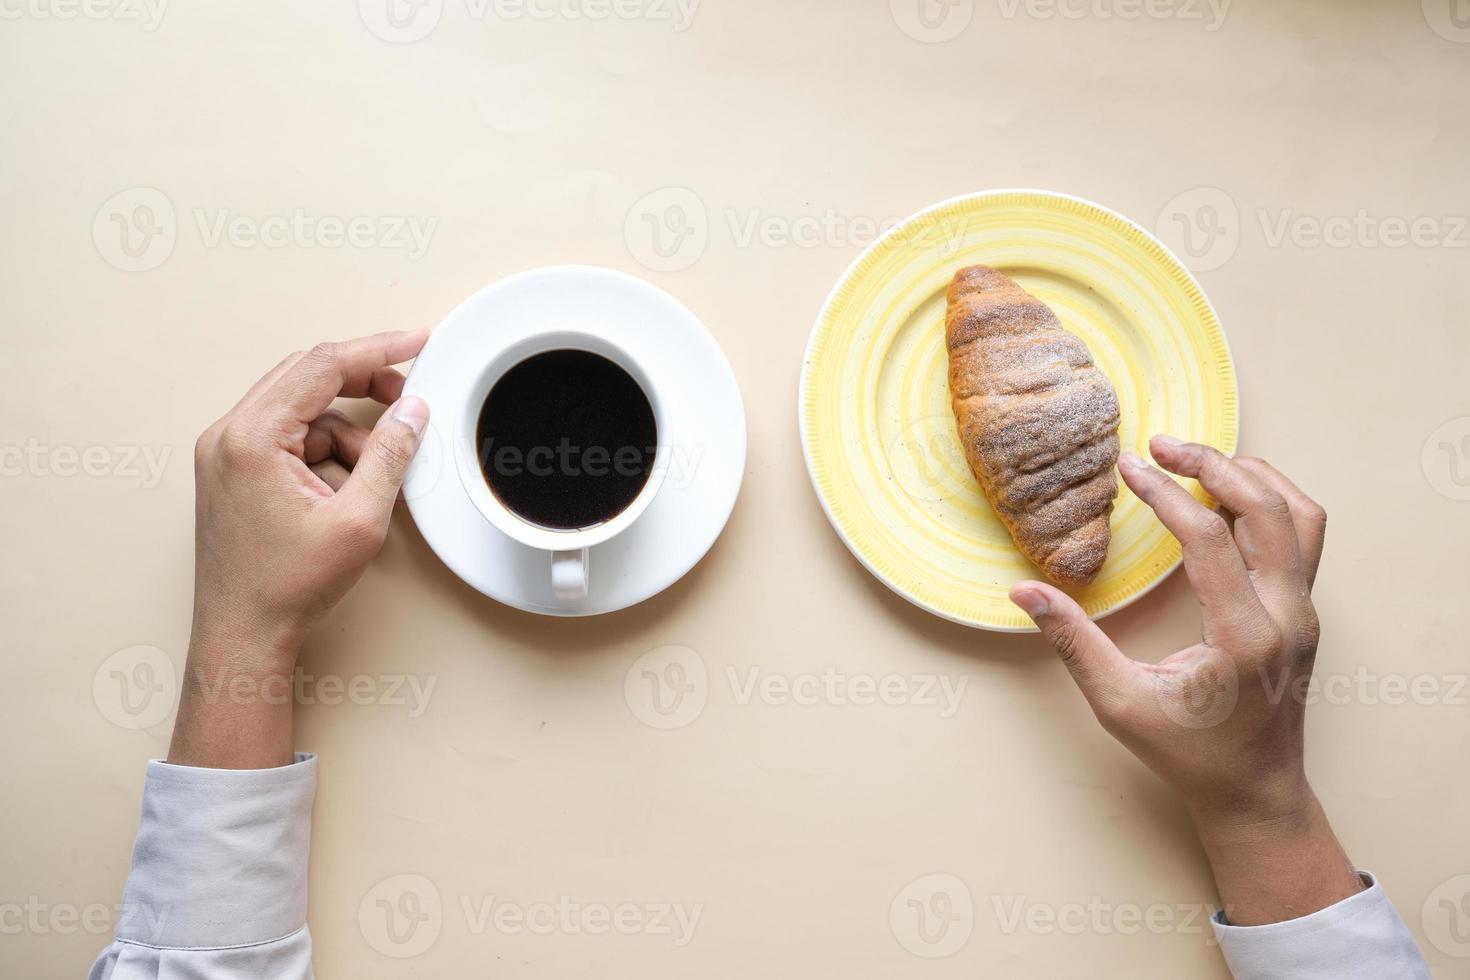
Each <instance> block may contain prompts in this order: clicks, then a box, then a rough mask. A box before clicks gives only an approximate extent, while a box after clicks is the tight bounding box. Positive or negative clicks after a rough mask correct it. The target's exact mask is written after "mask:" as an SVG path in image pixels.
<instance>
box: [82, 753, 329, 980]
mask: <svg viewBox="0 0 1470 980" xmlns="http://www.w3.org/2000/svg"><path fill="white" fill-rule="evenodd" d="M315 793H316V757H315V756H313V755H297V756H296V761H295V762H294V763H293V764H291V765H289V766H282V767H280V768H278V769H197V768H192V767H188V766H171V765H169V764H167V763H165V762H150V763H149V764H148V775H147V779H146V780H145V782H144V786H143V816H142V820H141V821H140V823H139V825H138V837H137V840H136V841H135V843H134V844H133V868H132V871H131V872H129V874H128V883H127V887H126V889H125V891H124V893H123V901H122V906H121V911H120V914H119V916H118V926H117V938H116V939H115V940H114V941H113V943H112V945H110V946H108V947H107V949H105V950H103V952H102V955H101V956H99V957H98V958H97V961H96V963H94V964H93V966H92V972H91V974H90V980H144V978H148V980H152V978H157V977H163V976H168V977H174V976H190V977H209V978H211V980H236V978H239V980H244V978H259V977H271V978H273V980H310V978H311V977H312V971H311V934H310V933H309V932H308V931H307V929H306V863H307V853H308V851H309V849H310V846H311V802H312V798H313V796H314V795H315Z"/></svg>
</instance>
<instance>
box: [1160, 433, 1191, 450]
mask: <svg viewBox="0 0 1470 980" xmlns="http://www.w3.org/2000/svg"><path fill="white" fill-rule="evenodd" d="M1154 442H1156V443H1158V444H1159V445H1161V446H1168V447H1169V448H1170V449H1178V448H1179V447H1180V446H1182V445H1184V440H1183V439H1180V438H1178V437H1177V436H1171V435H1169V434H1168V433H1167V432H1160V433H1159V434H1158V435H1156V436H1154Z"/></svg>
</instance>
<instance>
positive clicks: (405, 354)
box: [259, 330, 429, 423]
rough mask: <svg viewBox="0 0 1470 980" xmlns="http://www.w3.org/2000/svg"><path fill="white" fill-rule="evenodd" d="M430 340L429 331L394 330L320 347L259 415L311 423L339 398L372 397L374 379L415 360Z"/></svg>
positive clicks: (276, 387) (279, 385)
mask: <svg viewBox="0 0 1470 980" xmlns="http://www.w3.org/2000/svg"><path fill="white" fill-rule="evenodd" d="M428 339H429V332H428V331H427V330H395V331H392V332H390V333H380V334H374V335H373V336H371V337H359V338H357V339H356V340H344V341H342V342H340V343H328V344H317V345H316V346H315V347H313V348H312V349H311V350H309V351H307V352H306V354H305V355H304V356H303V357H302V358H301V359H300V360H298V361H297V362H296V363H295V364H292V365H291V366H290V367H289V368H288V369H287V370H286V371H285V372H284V373H283V374H282V375H281V376H280V377H279V378H277V379H276V381H275V383H274V384H273V385H272V386H271V387H270V389H269V390H268V391H267V392H265V394H264V395H263V397H261V398H260V400H259V406H260V409H261V411H263V412H265V413H267V414H269V415H270V416H271V417H272V418H273V419H274V420H276V421H294V422H302V423H307V422H310V421H311V420H312V419H314V418H316V417H317V416H319V415H321V414H322V412H324V411H326V409H327V406H328V405H330V404H332V399H334V398H337V397H338V396H346V397H349V398H356V397H360V396H362V395H366V394H368V393H369V391H370V390H371V387H372V383H373V376H374V375H375V374H380V373H381V372H382V371H383V369H384V368H387V367H388V366H389V365H391V364H397V363H399V362H400V361H406V360H408V359H409V358H411V357H413V356H414V355H416V354H417V353H418V352H419V351H420V350H421V349H422V348H423V346H424V341H426V340H428Z"/></svg>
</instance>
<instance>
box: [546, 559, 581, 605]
mask: <svg viewBox="0 0 1470 980" xmlns="http://www.w3.org/2000/svg"><path fill="white" fill-rule="evenodd" d="M589 563H590V561H589V557H588V554H587V549H586V548H582V549H580V550H578V551H553V552H552V553H551V591H552V592H553V593H555V595H556V597H557V598H558V599H585V598H587V566H588V564H589Z"/></svg>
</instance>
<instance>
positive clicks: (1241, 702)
mask: <svg viewBox="0 0 1470 980" xmlns="http://www.w3.org/2000/svg"><path fill="white" fill-rule="evenodd" d="M1149 448H1150V451H1151V452H1152V454H1153V457H1154V459H1155V460H1156V461H1157V462H1158V463H1159V464H1160V465H1162V466H1163V467H1165V468H1166V469H1168V470H1171V471H1172V472H1174V473H1177V474H1179V475H1180V476H1186V477H1194V478H1197V479H1198V480H1199V481H1200V483H1201V485H1202V486H1203V487H1204V488H1205V489H1206V490H1207V491H1209V493H1210V494H1212V495H1213V496H1214V498H1215V499H1216V500H1217V501H1219V502H1220V504H1221V506H1222V508H1223V509H1224V511H1225V514H1224V515H1222V514H1218V513H1215V512H1213V511H1210V510H1208V509H1206V508H1205V507H1204V506H1203V505H1201V504H1200V503H1199V502H1198V501H1197V500H1195V499H1194V497H1193V496H1191V495H1190V494H1189V492H1188V491H1186V490H1185V489H1184V488H1183V487H1182V486H1180V485H1179V484H1178V483H1177V482H1175V481H1174V480H1173V479H1171V478H1170V477H1169V476H1168V475H1167V474H1165V473H1163V472H1161V471H1160V470H1158V469H1156V468H1154V467H1152V466H1150V465H1148V464H1147V463H1146V462H1144V461H1143V460H1142V459H1140V458H1139V457H1138V456H1136V455H1134V454H1132V453H1125V454H1124V455H1123V457H1122V458H1121V459H1120V460H1119V465H1118V469H1119V472H1120V473H1121V474H1122V476H1123V480H1124V482H1126V483H1127V484H1128V486H1129V488H1130V489H1131V490H1132V491H1133V492H1134V493H1135V494H1137V495H1138V497H1139V498H1140V499H1141V500H1143V502H1144V503H1146V504H1148V505H1149V506H1150V507H1151V508H1152V509H1153V510H1154V512H1155V513H1156V514H1157V515H1158V517H1159V520H1161V521H1162V522H1163V524H1164V526H1165V527H1166V528H1168V529H1169V531H1170V532H1171V533H1172V534H1173V535H1174V536H1175V537H1176V538H1178V539H1179V541H1180V543H1181V544H1182V546H1183V551H1184V569H1185V572H1186V574H1187V575H1188V576H1189V582H1190V585H1191V587H1192V588H1193V589H1194V592H1195V595H1196V597H1197V598H1198V599H1199V603H1200V609H1201V613H1202V617H1203V630H1202V639H1201V641H1200V642H1199V643H1196V644H1194V645H1193V646H1190V647H1188V648H1186V649H1184V650H1181V651H1179V652H1178V653H1175V654H1173V655H1171V656H1169V657H1167V658H1166V659H1164V660H1163V661H1161V662H1159V663H1158V664H1147V663H1140V662H1138V661H1135V660H1131V659H1129V658H1128V657H1127V656H1125V655H1124V654H1123V653H1122V652H1121V651H1120V650H1119V649H1118V648H1117V646H1115V645H1114V644H1113V642H1112V641H1111V640H1109V639H1108V637H1107V635H1106V634H1104V633H1103V631H1102V629H1101V628H1100V627H1099V626H1098V625H1097V624H1096V623H1094V622H1092V621H1091V620H1090V619H1088V618H1087V616H1086V614H1084V613H1083V611H1082V609H1081V607H1080V606H1078V605H1077V603H1076V602H1075V601H1074V600H1073V599H1072V598H1071V597H1070V596H1068V595H1066V594H1065V593H1063V592H1061V591H1060V590H1058V589H1056V588H1053V587H1052V586H1050V585H1047V584H1045V583H1042V582H1033V581H1027V582H1021V583H1019V584H1017V585H1016V586H1015V587H1014V588H1012V590H1011V599H1012V601H1014V602H1015V603H1016V604H1017V605H1018V606H1020V607H1021V608H1022V609H1023V610H1025V611H1026V613H1027V614H1028V615H1030V616H1031V617H1032V619H1034V620H1035V621H1036V624H1037V626H1039V627H1040V629H1041V631H1042V633H1043V634H1044V635H1045V637H1046V638H1047V640H1048V641H1049V642H1050V643H1051V645H1052V646H1053V647H1054V648H1055V649H1056V651H1057V653H1058V654H1059V655H1060V656H1061V658H1062V661H1063V663H1065V664H1066V666H1067V669H1068V670H1069V671H1070V672H1071V674H1072V677H1073V679H1074V680H1075V681H1076V682H1077V686H1078V687H1079V688H1080V689H1081V691H1082V693H1083V695H1084V696H1085V697H1086V698H1087V701H1088V704H1090V705H1091V706H1092V709H1093V712H1094V713H1095V714H1096V715H1097V718H1098V721H1100V722H1101V723H1102V725H1103V727H1104V728H1105V729H1106V730H1107V731H1108V732H1109V733H1110V734H1111V735H1113V737H1115V738H1116V739H1118V741H1119V742H1121V743H1122V744H1123V745H1124V746H1126V747H1127V748H1128V749H1129V750H1130V751H1131V752H1132V753H1133V754H1134V755H1136V756H1137V757H1138V758H1139V759H1140V760H1142V761H1143V762H1144V764H1145V765H1147V766H1148V767H1149V768H1150V769H1152V770H1153V771H1154V772H1155V773H1157V774H1158V775H1159V776H1160V777H1161V778H1163V780H1164V781H1165V782H1166V783H1168V784H1169V785H1170V786H1171V787H1173V789H1174V790H1175V791H1176V792H1177V793H1178V794H1179V796H1180V798H1181V799H1182V800H1183V802H1184V804H1185V806H1186V808H1187V809H1188V810H1189V812H1190V814H1191V816H1192V817H1193V819H1194V821H1195V825H1196V828H1197V829H1198V831H1199V833H1200V838H1201V841H1202V842H1203V843H1204V845H1205V848H1206V852H1207V853H1208V854H1209V855H1210V858H1211V863H1212V865H1214V867H1215V872H1216V879H1217V882H1218V883H1219V885H1220V889H1221V897H1222V899H1223V900H1225V902H1226V905H1227V907H1228V908H1229V909H1230V915H1231V919H1232V921H1236V922H1239V923H1240V924H1246V920H1251V919H1257V920H1260V921H1277V920H1278V919H1280V918H1290V917H1294V916H1295V915H1299V914H1305V912H1304V911H1302V909H1303V907H1304V906H1308V905H1312V906H1314V907H1313V908H1306V909H1305V911H1315V909H1317V908H1323V907H1325V906H1326V905H1329V904H1332V903H1333V902H1336V901H1339V900H1340V899H1342V898H1345V897H1347V896H1348V895H1351V894H1353V893H1355V892H1356V891H1357V890H1359V889H1360V887H1361V886H1360V885H1359V884H1358V878H1357V876H1356V875H1355V874H1353V873H1352V871H1351V869H1350V866H1349V865H1348V862H1347V858H1346V855H1344V854H1343V853H1342V849H1341V847H1340V846H1339V845H1338V844H1337V841H1336V839H1335V838H1334V837H1333V836H1332V833H1331V829H1330V828H1329V827H1328V825H1327V822H1326V817H1325V816H1324V815H1323V813H1322V810H1321V807H1320V805H1319V804H1318V802H1317V799H1316V797H1315V795H1314V794H1313V793H1312V790H1311V787H1310V785H1309V784H1308V782H1307V778H1306V773H1305V769H1304V765H1303V745H1302V732H1303V719H1304V714H1305V708H1304V703H1303V699H1302V698H1300V697H1297V696H1294V695H1295V693H1296V692H1298V691H1299V690H1301V689H1302V688H1301V685H1304V684H1305V682H1306V680H1307V679H1308V678H1310V676H1311V673H1312V666H1313V662H1314V659H1315V657H1316V651H1317V640H1318V635H1319V629H1318V620H1317V613H1316V610H1315V608H1314V607H1313V605H1312V584H1313V582H1314V580H1315V578H1316V574H1317V566H1318V562H1319V560H1320V558H1321V555H1322V545H1323V538H1324V534H1325V531H1326V514H1325V512H1324V511H1323V510H1322V508H1321V507H1320V506H1319V505H1317V504H1316V503H1315V502H1314V501H1313V500H1312V499H1311V498H1309V497H1308V496H1307V495H1306V494H1304V493H1303V492H1302V491H1301V490H1300V489H1298V488H1297V487H1296V485H1295V484H1293V483H1292V482H1291V481H1290V480H1288V479H1287V478H1286V477H1285V476H1283V475H1282V474H1280V473H1279V472H1277V471H1276V469H1275V468H1273V467H1272V466H1271V465H1270V464H1268V463H1266V462H1264V461H1262V460H1258V459H1247V458H1234V459H1232V458H1230V457H1227V456H1225V455H1224V454H1222V453H1220V452H1218V451H1216V450H1214V449H1211V448H1209V447H1208V446H1202V445H1199V444H1196V443H1184V442H1180V441H1179V440H1176V439H1173V438H1172V437H1168V436H1156V437H1155V438H1154V439H1153V441H1152V442H1151V443H1150V446H1149ZM1288 855H1290V858H1288ZM1273 858H1280V859H1281V860H1280V861H1277V860H1274V859H1273ZM1303 858H1304V859H1305V860H1306V862H1307V866H1306V868H1305V869H1304V868H1303V867H1302V861H1301V860H1299V859H1303ZM1288 860H1289V861H1290V862H1291V863H1290V865H1288V864H1287V863H1283V862H1286V861H1288ZM1283 876H1293V877H1294V879H1295V880H1294V881H1293V882H1289V883H1288V882H1283V883H1280V884H1281V885H1282V886H1283V888H1282V891H1280V892H1278V893H1272V894H1266V893H1263V891H1262V886H1261V884H1260V879H1261V878H1263V877H1269V878H1272V879H1278V880H1279V879H1280V878H1282V877H1283ZM1318 903H1320V904H1318Z"/></svg>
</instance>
